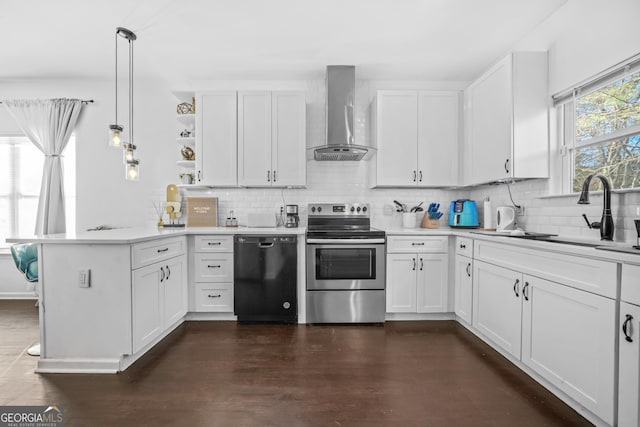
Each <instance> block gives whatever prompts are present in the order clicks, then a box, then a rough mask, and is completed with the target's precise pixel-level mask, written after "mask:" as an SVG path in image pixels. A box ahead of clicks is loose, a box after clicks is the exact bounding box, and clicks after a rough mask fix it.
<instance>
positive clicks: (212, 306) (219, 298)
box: [196, 283, 233, 312]
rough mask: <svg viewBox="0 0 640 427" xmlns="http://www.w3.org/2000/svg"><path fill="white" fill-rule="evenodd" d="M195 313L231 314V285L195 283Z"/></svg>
mask: <svg viewBox="0 0 640 427" xmlns="http://www.w3.org/2000/svg"><path fill="white" fill-rule="evenodd" d="M196 311H213V312H215V311H217V312H233V283H216V284H209V283H196Z"/></svg>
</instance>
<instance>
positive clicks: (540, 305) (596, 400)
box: [522, 276, 638, 425]
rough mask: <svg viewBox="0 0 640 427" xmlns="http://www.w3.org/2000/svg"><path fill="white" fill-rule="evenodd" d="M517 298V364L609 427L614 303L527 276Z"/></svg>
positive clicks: (611, 414) (611, 391)
mask: <svg viewBox="0 0 640 427" xmlns="http://www.w3.org/2000/svg"><path fill="white" fill-rule="evenodd" d="M522 297H523V316H522V318H523V320H522V322H523V324H522V334H523V335H522V362H523V363H525V364H526V365H527V366H529V367H530V368H531V369H533V370H534V371H536V372H537V373H539V374H540V375H541V376H543V377H544V378H545V379H547V380H548V381H549V382H551V383H552V384H553V385H555V386H556V387H558V388H559V389H560V390H562V391H563V392H565V393H566V394H568V395H569V396H571V397H572V398H573V399H575V400H576V401H577V402H579V403H580V404H581V405H583V406H584V407H585V408H587V409H589V410H590V411H592V412H593V413H595V414H596V415H598V416H599V417H600V418H602V419H603V420H605V421H606V422H607V423H609V424H610V425H613V411H614V408H613V403H614V399H613V395H614V371H615V370H614V355H615V327H616V326H615V322H616V307H615V306H616V304H615V301H614V300H611V299H608V298H605V297H602V296H599V295H595V294H591V293H589V292H584V291H581V290H578V289H574V288H570V287H568V286H563V285H560V284H558V283H553V282H549V281H547V280H543V279H539V278H537V277H531V276H524V288H523V290H522ZM635 363H636V365H637V364H638V359H636V362H635ZM636 405H637V400H636Z"/></svg>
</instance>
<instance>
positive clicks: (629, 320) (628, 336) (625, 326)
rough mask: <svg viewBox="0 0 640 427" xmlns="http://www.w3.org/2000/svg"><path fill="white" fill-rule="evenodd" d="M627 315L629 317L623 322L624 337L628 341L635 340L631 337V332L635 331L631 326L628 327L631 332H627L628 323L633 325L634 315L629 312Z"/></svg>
mask: <svg viewBox="0 0 640 427" xmlns="http://www.w3.org/2000/svg"><path fill="white" fill-rule="evenodd" d="M626 316H627V318H626V320H625V321H624V323H623V324H622V333H623V334H624V339H625V340H627V342H633V338H631V334H632V333H633V331H632V330H631V328H629V329H628V331H629V332H627V325H631V321H632V320H633V316H632V315H630V314H627V315H626Z"/></svg>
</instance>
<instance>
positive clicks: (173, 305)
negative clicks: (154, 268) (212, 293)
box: [161, 255, 187, 328]
mask: <svg viewBox="0 0 640 427" xmlns="http://www.w3.org/2000/svg"><path fill="white" fill-rule="evenodd" d="M186 265H187V258H186V256H184V255H183V256H181V257H177V258H173V259H170V260H168V261H167V262H166V263H165V264H164V272H165V277H164V280H162V282H161V283H162V286H163V288H164V327H165V328H168V327H169V326H171V325H173V324H174V323H176V322H177V321H179V320H180V319H181V318H182V317H183V316H184V315H185V314H186V313H187V268H186ZM161 279H162V277H161Z"/></svg>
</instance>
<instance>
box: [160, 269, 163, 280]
mask: <svg viewBox="0 0 640 427" xmlns="http://www.w3.org/2000/svg"><path fill="white" fill-rule="evenodd" d="M162 282H164V268H163V267H160V283H162Z"/></svg>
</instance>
